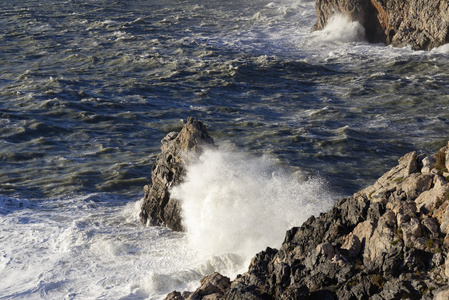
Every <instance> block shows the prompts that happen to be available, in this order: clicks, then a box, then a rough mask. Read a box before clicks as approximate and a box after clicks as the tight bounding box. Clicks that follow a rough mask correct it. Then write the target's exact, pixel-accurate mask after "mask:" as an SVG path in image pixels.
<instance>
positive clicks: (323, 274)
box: [166, 144, 449, 300]
mask: <svg viewBox="0 0 449 300" xmlns="http://www.w3.org/2000/svg"><path fill="white" fill-rule="evenodd" d="M448 147H449V144H448ZM448 147H444V148H442V149H441V150H440V151H438V152H437V153H436V154H435V155H433V156H427V155H424V154H418V153H417V152H411V153H408V154H406V155H404V156H403V157H402V158H401V159H399V164H398V165H397V166H395V167H394V168H392V169H391V170H390V171H389V172H387V173H385V174H384V175H383V176H381V177H380V178H379V179H378V180H377V181H376V183H375V184H374V185H372V186H369V187H367V188H365V189H363V190H361V191H359V192H357V193H355V194H354V195H353V196H352V197H348V198H343V199H340V200H339V201H338V202H336V203H335V205H334V207H333V208H332V209H331V210H330V211H329V212H327V213H322V214H320V215H319V216H317V217H315V216H312V217H310V218H309V219H308V220H307V221H306V222H305V223H304V224H303V225H302V226H301V227H295V228H292V229H290V230H289V231H287V233H286V236H285V240H284V242H283V244H282V246H281V248H280V249H279V250H276V249H271V248H267V249H266V250H265V251H262V252H260V253H258V254H257V255H256V256H255V257H254V258H253V259H252V261H251V264H250V266H249V268H248V272H246V273H244V274H242V275H239V276H237V278H236V279H235V280H234V281H230V279H229V278H227V277H224V276H222V275H220V274H218V273H214V274H211V275H209V276H206V277H205V278H203V279H202V280H201V286H200V287H199V288H198V289H197V290H196V291H194V292H183V293H180V292H172V293H170V294H169V295H168V296H167V298H166V299H168V300H175V299H176V300H179V299H227V300H231V299H233V300H237V299H329V300H331V299H374V300H381V299H449V287H448V280H449V258H448V257H447V255H448V246H449V235H448V233H449V183H448V179H449V178H448V176H449V173H448V171H447V170H448V168H449V150H448Z"/></svg>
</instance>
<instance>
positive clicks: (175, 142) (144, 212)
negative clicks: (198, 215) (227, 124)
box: [139, 117, 214, 231]
mask: <svg viewBox="0 0 449 300" xmlns="http://www.w3.org/2000/svg"><path fill="white" fill-rule="evenodd" d="M161 143H162V146H161V150H162V152H161V153H160V154H159V155H158V157H157V158H156V162H155V163H154V164H153V170H152V176H151V179H152V185H151V186H145V187H144V192H145V195H144V199H143V204H142V207H141V212H140V215H139V216H140V220H141V221H142V223H144V224H147V225H152V226H167V227H169V228H170V229H172V230H175V231H182V225H181V206H180V202H179V201H178V200H176V199H173V198H171V197H170V192H169V189H170V187H172V186H174V185H178V184H180V183H181V182H182V180H183V179H184V176H185V174H186V167H187V165H188V164H190V163H192V162H193V161H194V160H195V159H196V158H197V157H198V156H199V154H200V153H201V152H202V151H203V150H204V149H205V148H207V147H213V146H214V141H213V139H212V138H211V137H210V136H209V134H208V133H207V130H206V127H205V126H204V125H203V123H201V122H200V121H198V119H197V118H195V117H189V118H188V119H187V123H186V124H185V125H184V127H183V128H182V130H181V132H179V134H178V133H176V132H170V133H169V134H167V136H166V137H165V138H164V139H162V141H161Z"/></svg>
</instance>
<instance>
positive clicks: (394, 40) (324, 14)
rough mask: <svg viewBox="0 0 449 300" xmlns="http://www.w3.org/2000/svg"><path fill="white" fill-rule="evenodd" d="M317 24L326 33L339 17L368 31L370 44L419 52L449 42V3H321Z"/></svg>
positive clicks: (326, 0)
mask: <svg viewBox="0 0 449 300" xmlns="http://www.w3.org/2000/svg"><path fill="white" fill-rule="evenodd" d="M316 13H317V22H316V24H315V25H314V27H313V28H312V30H321V29H323V28H324V27H325V26H326V24H327V22H328V20H329V19H330V18H331V17H332V16H333V15H334V14H336V13H342V14H344V15H347V16H348V17H349V18H350V20H352V21H358V22H359V23H360V24H361V25H363V27H365V33H366V38H367V40H368V41H370V42H376V43H377V42H383V43H386V44H387V45H390V44H391V45H393V46H396V47H403V46H406V45H411V46H412V48H413V49H416V50H430V49H432V48H434V47H437V46H441V45H443V44H446V43H448V42H449V3H448V1H447V0H432V1H427V0H410V1H403V0H317V1H316Z"/></svg>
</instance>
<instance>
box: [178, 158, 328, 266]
mask: <svg viewBox="0 0 449 300" xmlns="http://www.w3.org/2000/svg"><path fill="white" fill-rule="evenodd" d="M172 196H174V197H177V198H178V199H180V200H182V209H183V210H182V211H183V222H184V228H186V231H187V239H188V243H189V244H190V246H191V247H192V248H194V249H196V250H197V251H198V253H199V255H201V256H202V257H204V258H206V257H211V256H217V255H224V254H230V253H232V254H235V255H238V256H240V257H241V258H242V260H243V262H244V264H243V267H247V263H248V262H249V260H250V259H251V257H253V256H254V255H255V254H256V253H257V252H259V251H261V250H263V249H265V248H266V247H267V246H270V247H280V245H281V243H282V240H283V238H284V235H285V231H286V230H287V229H289V228H290V227H292V226H299V225H301V224H302V223H303V222H304V221H305V220H306V219H307V218H308V217H310V216H311V215H313V214H317V213H319V212H322V211H325V210H328V209H329V208H330V206H331V205H332V202H333V197H332V195H331V193H330V192H329V190H328V189H327V187H326V184H325V182H324V180H322V179H320V178H313V179H310V180H307V181H300V180H298V179H297V178H295V176H294V174H290V173H289V172H287V171H286V170H283V169H281V168H279V167H277V166H275V165H274V164H273V163H272V162H270V160H269V159H268V158H266V157H251V156H249V155H247V154H245V153H239V152H226V151H220V150H207V151H205V152H204V153H203V154H202V155H201V157H200V158H199V161H198V163H196V164H194V165H191V166H189V168H188V171H187V176H186V180H185V182H184V183H183V184H181V185H180V186H177V187H175V188H173V189H172Z"/></svg>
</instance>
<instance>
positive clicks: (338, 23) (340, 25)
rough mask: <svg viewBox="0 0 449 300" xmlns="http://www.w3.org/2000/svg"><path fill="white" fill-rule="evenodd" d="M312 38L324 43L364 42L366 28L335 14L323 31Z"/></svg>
mask: <svg viewBox="0 0 449 300" xmlns="http://www.w3.org/2000/svg"><path fill="white" fill-rule="evenodd" d="M312 36H313V37H314V39H317V40H318V41H324V42H343V43H349V42H363V41H365V28H364V27H363V26H362V25H361V24H360V23H359V22H358V21H354V22H352V21H350V20H349V17H348V16H346V15H344V14H335V15H334V16H332V17H331V18H330V19H329V20H328V22H327V25H326V27H325V28H324V29H323V30H321V31H316V32H315V33H314V34H313V35H312Z"/></svg>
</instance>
